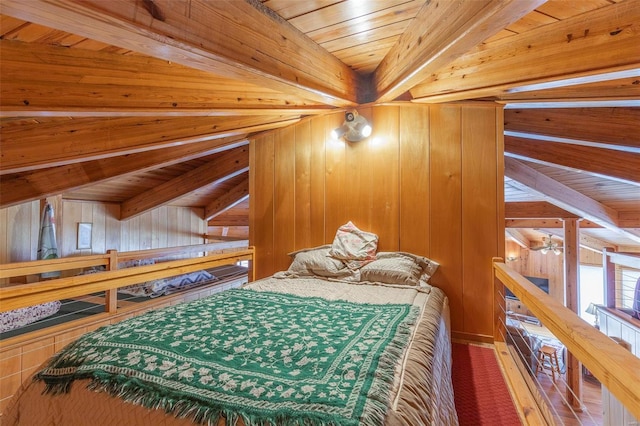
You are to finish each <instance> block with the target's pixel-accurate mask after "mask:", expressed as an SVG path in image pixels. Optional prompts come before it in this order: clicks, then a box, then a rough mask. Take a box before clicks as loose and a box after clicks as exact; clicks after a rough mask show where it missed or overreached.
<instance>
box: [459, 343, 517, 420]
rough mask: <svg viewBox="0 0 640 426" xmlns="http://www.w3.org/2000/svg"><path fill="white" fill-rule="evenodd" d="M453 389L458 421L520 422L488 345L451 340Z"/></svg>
mask: <svg viewBox="0 0 640 426" xmlns="http://www.w3.org/2000/svg"><path fill="white" fill-rule="evenodd" d="M452 378H453V391H454V394H455V402H456V411H457V412H458V420H459V421H460V425H461V426H463V425H473V426H477V425H492V426H499V425H502V426H513V425H520V424H521V423H520V418H519V417H518V413H517V412H516V409H515V407H514V405H513V401H512V400H511V396H510V395H509V390H508V388H507V385H506V384H505V382H504V378H503V377H502V373H501V371H500V367H499V366H498V361H497V360H496V356H495V354H494V351H493V349H492V348H483V347H479V346H473V345H465V344H460V343H454V344H453V372H452Z"/></svg>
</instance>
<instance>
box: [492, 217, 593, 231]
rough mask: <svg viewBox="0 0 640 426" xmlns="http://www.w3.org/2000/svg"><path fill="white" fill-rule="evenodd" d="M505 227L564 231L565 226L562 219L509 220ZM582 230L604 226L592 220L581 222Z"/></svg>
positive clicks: (506, 221)
mask: <svg viewBox="0 0 640 426" xmlns="http://www.w3.org/2000/svg"><path fill="white" fill-rule="evenodd" d="M504 225H505V228H531V229H562V227H563V226H564V224H563V222H562V220H561V219H507V220H505V222H504ZM580 228H602V226H600V225H598V224H597V223H593V222H591V221H590V220H581V221H580Z"/></svg>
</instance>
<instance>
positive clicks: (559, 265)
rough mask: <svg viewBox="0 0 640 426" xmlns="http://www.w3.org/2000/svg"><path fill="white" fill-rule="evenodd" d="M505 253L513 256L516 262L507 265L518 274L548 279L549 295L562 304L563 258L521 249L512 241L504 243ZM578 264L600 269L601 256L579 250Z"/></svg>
mask: <svg viewBox="0 0 640 426" xmlns="http://www.w3.org/2000/svg"><path fill="white" fill-rule="evenodd" d="M506 253H507V255H508V256H515V257H517V258H518V260H517V261H507V264H508V265H509V266H510V267H511V268H513V270H515V271H517V272H518V273H520V274H522V275H525V276H529V277H542V278H548V279H549V295H550V296H551V297H553V298H554V299H555V300H557V301H558V302H560V303H563V304H564V258H563V255H562V254H561V255H558V256H556V255H555V254H553V253H547V254H542V253H541V252H540V251H531V250H526V249H522V248H521V247H520V246H519V245H518V244H516V243H515V242H513V241H507V242H506ZM580 264H581V265H592V266H600V267H602V254H600V253H596V252H594V251H592V250H588V249H584V248H581V249H580Z"/></svg>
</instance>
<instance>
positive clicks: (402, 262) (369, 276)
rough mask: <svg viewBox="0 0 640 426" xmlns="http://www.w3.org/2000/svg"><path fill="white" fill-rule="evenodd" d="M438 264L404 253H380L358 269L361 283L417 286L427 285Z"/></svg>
mask: <svg viewBox="0 0 640 426" xmlns="http://www.w3.org/2000/svg"><path fill="white" fill-rule="evenodd" d="M438 266H439V265H438V263H437V262H434V261H432V260H431V259H427V258H426V257H423V256H417V255H415V254H412V253H405V252H380V253H378V254H377V255H376V260H374V261H373V262H371V263H368V264H367V265H364V266H363V267H362V268H361V269H360V280H361V281H372V282H382V283H386V284H400V285H411V286H418V285H421V284H422V283H425V284H426V283H427V282H428V281H429V278H431V276H432V275H433V273H434V272H435V271H436V269H437V268H438Z"/></svg>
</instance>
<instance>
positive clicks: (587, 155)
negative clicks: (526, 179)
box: [504, 136, 640, 186]
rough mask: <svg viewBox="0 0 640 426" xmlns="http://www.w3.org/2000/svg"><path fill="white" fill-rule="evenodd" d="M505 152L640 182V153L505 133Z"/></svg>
mask: <svg viewBox="0 0 640 426" xmlns="http://www.w3.org/2000/svg"><path fill="white" fill-rule="evenodd" d="M504 151H505V155H507V156H510V157H515V158H521V159H524V160H527V161H531V162H535V163H540V164H546V165H555V166H560V167H562V168H564V169H568V170H580V171H582V172H583V173H589V174H593V175H599V176H605V177H608V178H610V179H615V180H621V181H623V182H626V183H630V184H633V185H637V186H640V172H639V170H640V153H631V152H623V151H618V150H612V149H602V148H598V147H592V146H584V145H573V144H568V143H558V142H549V141H540V140H536V139H526V138H523V137H513V136H505V138H504Z"/></svg>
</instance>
